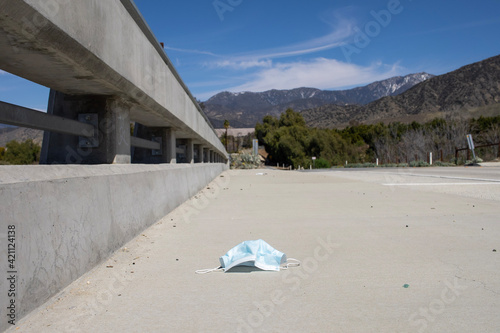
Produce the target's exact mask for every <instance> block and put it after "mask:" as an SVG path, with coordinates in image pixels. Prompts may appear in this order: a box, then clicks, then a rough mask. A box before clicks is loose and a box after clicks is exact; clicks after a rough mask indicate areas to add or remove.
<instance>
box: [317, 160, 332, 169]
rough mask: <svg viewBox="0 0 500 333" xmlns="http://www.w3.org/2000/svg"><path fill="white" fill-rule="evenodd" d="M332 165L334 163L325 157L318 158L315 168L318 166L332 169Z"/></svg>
mask: <svg viewBox="0 0 500 333" xmlns="http://www.w3.org/2000/svg"><path fill="white" fill-rule="evenodd" d="M331 167H332V165H331V164H330V162H328V161H327V160H325V159H324V158H318V159H317V160H316V161H315V162H314V168H316V169H330V168H331Z"/></svg>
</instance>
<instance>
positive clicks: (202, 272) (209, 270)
mask: <svg viewBox="0 0 500 333" xmlns="http://www.w3.org/2000/svg"><path fill="white" fill-rule="evenodd" d="M222 270H223V269H222V266H219V267H216V268H211V269H200V270H197V271H196V272H195V273H196V274H207V273H212V272H219V271H222Z"/></svg>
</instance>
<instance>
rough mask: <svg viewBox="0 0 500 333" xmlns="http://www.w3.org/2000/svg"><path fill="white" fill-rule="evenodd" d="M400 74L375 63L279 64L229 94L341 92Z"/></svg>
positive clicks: (321, 60) (319, 60)
mask: <svg viewBox="0 0 500 333" xmlns="http://www.w3.org/2000/svg"><path fill="white" fill-rule="evenodd" d="M401 72H402V68H400V67H399V66H398V65H397V64H395V65H390V66H387V65H383V64H381V63H376V64H372V65H370V66H367V67H364V66H359V65H355V64H350V63H345V62H341V61H338V60H335V59H326V58H317V59H313V60H311V61H308V62H292V63H280V64H276V65H274V66H273V67H272V68H267V69H263V70H261V71H258V72H257V73H256V74H254V75H253V78H252V79H250V80H249V81H248V82H247V83H244V84H242V85H239V86H235V87H232V88H230V89H228V90H229V91H233V92H240V91H254V92H259V91H266V90H271V89H293V88H299V87H313V88H319V89H340V88H344V87H351V86H356V85H362V84H368V83H371V82H374V81H378V80H383V79H387V78H389V77H392V76H396V75H400V74H401Z"/></svg>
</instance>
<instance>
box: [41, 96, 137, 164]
mask: <svg viewBox="0 0 500 333" xmlns="http://www.w3.org/2000/svg"><path fill="white" fill-rule="evenodd" d="M47 113H48V114H52V115H57V116H61V117H64V118H68V119H73V120H77V121H81V120H80V119H79V116H80V115H81V114H85V117H84V119H85V121H89V123H91V124H93V125H94V126H96V130H97V132H98V140H94V139H86V138H83V139H81V140H80V138H79V137H78V136H73V135H67V134H59V133H54V132H45V133H44V137H43V145H42V152H41V157H40V159H41V161H40V163H41V164H111V163H115V164H128V163H130V106H129V105H128V104H127V103H125V102H124V101H121V100H119V99H117V98H110V97H106V96H94V95H86V96H72V95H66V94H63V93H61V92H58V91H55V90H51V91H50V96H49V105H48V108H47Z"/></svg>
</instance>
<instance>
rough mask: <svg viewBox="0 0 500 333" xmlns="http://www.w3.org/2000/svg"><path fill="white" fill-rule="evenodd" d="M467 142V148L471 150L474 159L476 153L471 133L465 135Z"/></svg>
mask: <svg viewBox="0 0 500 333" xmlns="http://www.w3.org/2000/svg"><path fill="white" fill-rule="evenodd" d="M467 144H468V145H469V149H470V150H472V156H473V157H474V160H475V159H476V153H475V152H474V140H472V134H468V135H467Z"/></svg>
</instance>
